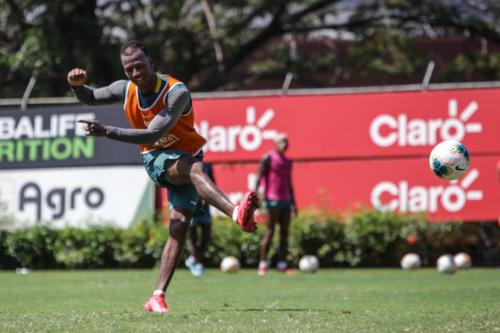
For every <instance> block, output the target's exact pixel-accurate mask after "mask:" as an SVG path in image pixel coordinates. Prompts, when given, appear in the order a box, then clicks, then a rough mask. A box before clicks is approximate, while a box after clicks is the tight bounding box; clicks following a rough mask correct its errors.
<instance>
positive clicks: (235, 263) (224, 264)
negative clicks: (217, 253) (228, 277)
mask: <svg viewBox="0 0 500 333" xmlns="http://www.w3.org/2000/svg"><path fill="white" fill-rule="evenodd" d="M220 270H221V271H223V272H224V273H237V272H238V271H239V270H240V261H239V260H238V258H236V257H233V256H229V257H225V258H224V259H222V261H221V263H220Z"/></svg>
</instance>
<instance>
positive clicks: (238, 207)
mask: <svg viewBox="0 0 500 333" xmlns="http://www.w3.org/2000/svg"><path fill="white" fill-rule="evenodd" d="M239 211H240V206H236V207H234V210H233V221H234V222H238V212H239Z"/></svg>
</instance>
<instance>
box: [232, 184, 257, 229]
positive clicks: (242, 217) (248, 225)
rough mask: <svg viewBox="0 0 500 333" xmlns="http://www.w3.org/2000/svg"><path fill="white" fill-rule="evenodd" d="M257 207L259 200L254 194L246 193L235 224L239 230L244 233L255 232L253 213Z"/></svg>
mask: <svg viewBox="0 0 500 333" xmlns="http://www.w3.org/2000/svg"><path fill="white" fill-rule="evenodd" d="M258 206H259V199H258V198H257V194H256V193H255V192H253V191H252V192H247V193H246V194H245V196H244V197H243V200H241V203H240V208H239V211H238V218H237V223H238V224H239V225H240V227H241V229H243V230H244V231H246V232H254V231H255V230H257V225H256V224H255V219H254V216H253V213H254V212H255V210H256V209H257V207H258Z"/></svg>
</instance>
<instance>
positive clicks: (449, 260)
mask: <svg viewBox="0 0 500 333" xmlns="http://www.w3.org/2000/svg"><path fill="white" fill-rule="evenodd" d="M436 268H437V270H438V272H439V273H444V274H453V273H455V262H454V261H453V257H452V256H451V255H449V254H444V255H442V256H441V257H439V258H438V260H437V263H436Z"/></svg>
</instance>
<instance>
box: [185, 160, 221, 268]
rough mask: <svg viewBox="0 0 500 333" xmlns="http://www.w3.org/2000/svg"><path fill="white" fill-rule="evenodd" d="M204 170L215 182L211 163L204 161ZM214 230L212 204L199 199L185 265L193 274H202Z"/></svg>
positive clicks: (190, 229) (192, 223) (190, 228)
mask: <svg viewBox="0 0 500 333" xmlns="http://www.w3.org/2000/svg"><path fill="white" fill-rule="evenodd" d="M203 171H205V173H206V174H207V176H208V177H209V178H210V179H211V180H212V182H213V183H214V184H215V177H214V172H213V168H212V164H211V163H207V162H204V163H203ZM211 231H212V216H211V215H210V206H209V205H208V203H207V202H206V201H204V200H200V201H198V205H197V207H196V210H195V212H194V214H193V219H192V220H191V224H190V226H189V236H190V242H189V244H188V249H189V256H188V257H187V259H186V261H185V265H186V267H187V268H189V270H190V271H191V274H193V276H201V275H202V274H203V271H204V270H205V267H204V266H203V263H202V261H203V257H204V256H203V254H204V251H205V249H206V248H207V245H208V242H209V241H210V235H211Z"/></svg>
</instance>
